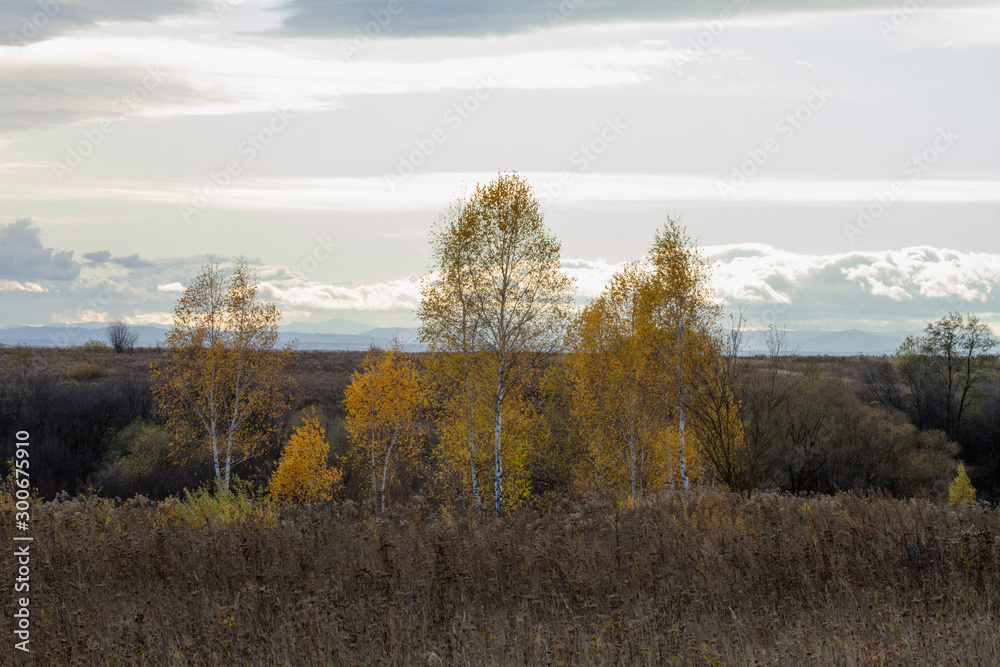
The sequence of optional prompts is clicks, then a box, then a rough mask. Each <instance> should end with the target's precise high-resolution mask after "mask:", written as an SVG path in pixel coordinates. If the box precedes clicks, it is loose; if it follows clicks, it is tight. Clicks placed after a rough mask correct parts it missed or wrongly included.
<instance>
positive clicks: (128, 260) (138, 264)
mask: <svg viewBox="0 0 1000 667" xmlns="http://www.w3.org/2000/svg"><path fill="white" fill-rule="evenodd" d="M111 261H112V262H114V263H115V264H117V265H118V266H123V267H125V268H126V269H144V268H147V267H150V266H153V263H152V262H150V261H147V260H145V259H140V258H139V255H138V253H134V254H131V255H129V256H128V257H115V258H114V259H112V260H111Z"/></svg>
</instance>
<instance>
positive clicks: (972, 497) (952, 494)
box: [948, 463, 976, 505]
mask: <svg viewBox="0 0 1000 667" xmlns="http://www.w3.org/2000/svg"><path fill="white" fill-rule="evenodd" d="M974 502H976V488H975V487H974V486H972V482H971V481H970V480H969V474H968V473H967V472H965V464H964V463H959V464H958V474H957V475H956V476H955V481H953V482H952V483H951V484H949V485H948V504H950V505H971V504H972V503H974Z"/></svg>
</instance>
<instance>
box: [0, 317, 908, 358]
mask: <svg viewBox="0 0 1000 667" xmlns="http://www.w3.org/2000/svg"><path fill="white" fill-rule="evenodd" d="M106 326H107V325H106V324H102V323H99V322H84V323H80V324H46V325H43V326H21V327H7V328H0V344H4V345H17V344H23V345H30V346H32V347H72V346H76V345H83V344H84V343H86V342H87V341H88V340H91V339H95V340H104V339H105V338H104V328H105V327H106ZM168 328H169V327H166V326H163V325H159V324H147V325H136V326H133V327H132V329H133V330H134V331H135V332H136V333H138V334H139V343H138V344H139V346H141V347H156V346H157V345H160V344H162V343H163V338H164V336H165V334H166V332H167V330H168ZM764 334H765V332H763V331H748V332H746V337H745V343H746V346H745V348H744V352H746V353H749V354H757V353H763V352H766V351H767V343H766V340H765V337H764ZM907 335H908V334H907V333H906V332H898V331H897V332H871V331H859V330H857V329H849V330H847V331H821V330H799V331H786V332H785V343H786V348H787V350H786V351H787V353H788V354H799V355H830V356H847V355H856V354H864V355H883V354H892V353H893V352H895V351H896V349H897V348H899V346H900V344H901V343H902V342H903V340H904V339H905V338H906V336H907ZM394 337H395V338H398V339H399V341H400V342H401V343H402V344H403V347H404V349H406V350H409V351H414V352H416V351H420V350H422V349H423V346H422V345H420V344H419V342H418V338H417V329H416V328H414V327H371V326H370V325H366V324H363V323H361V322H354V321H352V320H344V319H333V320H328V321H326V322H320V323H307V322H293V323H291V324H288V325H286V326H283V327H281V329H280V338H281V341H282V342H283V343H285V342H288V341H291V340H293V339H294V340H296V341H297V343H298V349H300V350H365V349H368V347H369V346H370V345H372V344H373V343H374V344H375V345H378V346H380V347H385V346H386V345H388V344H389V343H390V341H391V340H392V338H394Z"/></svg>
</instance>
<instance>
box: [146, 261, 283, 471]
mask: <svg viewBox="0 0 1000 667" xmlns="http://www.w3.org/2000/svg"><path fill="white" fill-rule="evenodd" d="M257 292H258V287H257V283H256V276H255V275H254V272H253V270H252V269H251V268H250V267H249V266H248V264H247V263H246V262H245V261H240V262H238V263H237V264H236V265H235V266H234V267H233V269H232V271H231V272H228V273H227V272H226V271H225V270H224V269H222V268H221V267H220V266H219V265H218V264H208V265H206V266H205V267H204V268H203V269H202V272H201V273H200V274H199V275H198V276H197V277H196V278H195V279H194V280H193V281H192V283H191V284H190V285H188V287H187V288H185V290H184V293H183V294H182V295H181V297H180V298H179V299H178V301H177V305H176V306H175V308H174V317H173V320H174V323H173V327H172V328H171V329H170V331H169V332H168V333H167V336H166V339H165V341H164V347H165V349H166V356H165V358H164V359H163V361H161V362H160V363H159V364H155V365H154V366H153V368H152V370H151V374H152V377H153V380H154V392H155V394H156V396H157V398H158V399H159V401H160V408H161V411H162V412H164V413H165V414H166V415H167V417H168V418H169V423H170V424H171V426H172V427H173V429H172V430H173V433H174V441H173V447H174V449H175V451H176V450H180V449H181V448H182V446H183V444H184V443H183V439H184V434H185V433H188V434H198V433H200V434H201V436H203V438H204V440H205V441H207V444H208V447H209V448H210V449H211V455H212V463H213V465H214V468H215V479H216V481H217V482H218V484H219V486H220V488H221V489H222V490H223V491H228V489H229V481H230V479H231V475H232V468H233V466H234V465H237V464H239V463H241V462H243V461H246V460H247V459H249V458H250V457H252V456H254V455H256V454H259V453H260V452H261V450H262V447H263V445H264V444H265V442H266V436H267V435H268V434H269V433H270V432H271V431H272V430H273V428H274V427H275V425H276V422H277V419H278V417H280V416H281V415H282V414H283V413H284V411H285V410H286V409H287V407H288V405H289V403H290V400H291V396H290V387H291V378H290V376H289V372H288V369H289V366H290V364H291V361H292V353H293V346H292V345H291V344H289V345H287V346H285V347H284V348H279V347H278V321H279V320H280V318H281V312H280V311H279V310H278V309H277V308H276V307H275V306H274V304H272V303H269V302H268V301H266V300H264V299H262V298H260V297H259V296H258V293H257Z"/></svg>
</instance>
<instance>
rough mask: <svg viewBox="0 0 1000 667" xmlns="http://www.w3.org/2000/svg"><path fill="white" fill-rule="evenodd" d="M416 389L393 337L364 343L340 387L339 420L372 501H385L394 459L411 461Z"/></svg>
mask: <svg viewBox="0 0 1000 667" xmlns="http://www.w3.org/2000/svg"><path fill="white" fill-rule="evenodd" d="M422 400H423V398H422V390H421V386H420V383H419V380H418V377H417V372H416V368H415V367H414V364H413V361H412V359H410V358H409V356H407V355H406V354H405V353H404V352H403V349H402V346H401V345H400V344H399V342H398V341H393V343H392V345H391V346H390V347H389V349H387V350H380V349H378V348H376V347H374V346H373V347H372V348H371V349H369V351H368V354H366V355H365V358H364V360H363V361H362V362H361V368H360V369H358V370H357V371H355V372H354V376H353V377H352V378H351V383H350V384H349V385H348V386H347V389H346V390H345V391H344V407H345V408H346V410H347V417H346V420H345V426H346V427H347V431H348V433H349V434H350V436H351V439H352V440H353V441H354V443H355V445H356V446H357V448H358V452H359V455H360V457H361V460H362V461H364V463H365V467H367V468H368V470H367V472H368V473H369V474H370V477H371V498H372V502H373V504H375V505H376V506H379V505H381V508H382V511H383V512H384V511H385V507H386V494H387V490H388V488H389V486H390V484H391V482H392V477H393V472H394V465H395V464H396V462H398V461H408V462H409V461H412V460H413V458H414V455H415V453H416V449H417V447H418V445H419V440H418V438H417V435H418V432H417V424H416V419H417V416H418V412H419V409H420V406H421V403H422Z"/></svg>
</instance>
